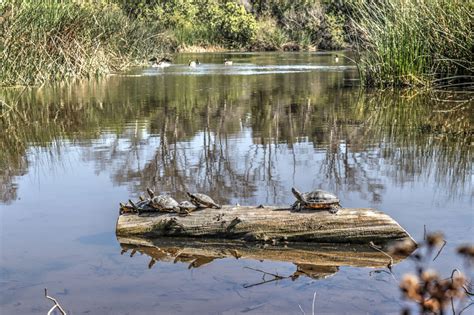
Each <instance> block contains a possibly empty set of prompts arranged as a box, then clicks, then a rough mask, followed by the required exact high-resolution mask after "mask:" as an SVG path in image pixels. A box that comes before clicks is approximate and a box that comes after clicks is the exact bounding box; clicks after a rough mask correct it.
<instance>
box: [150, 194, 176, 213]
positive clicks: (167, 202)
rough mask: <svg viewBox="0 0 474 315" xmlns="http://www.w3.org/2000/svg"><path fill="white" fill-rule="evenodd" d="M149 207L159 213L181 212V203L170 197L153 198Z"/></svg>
mask: <svg viewBox="0 0 474 315" xmlns="http://www.w3.org/2000/svg"><path fill="white" fill-rule="evenodd" d="M149 206H150V207H152V208H154V209H156V210H158V211H165V212H172V211H175V212H179V203H178V202H177V201H176V200H174V198H173V197H171V196H169V195H159V196H156V197H153V198H152V199H151V200H150V202H149Z"/></svg>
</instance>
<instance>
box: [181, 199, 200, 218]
mask: <svg viewBox="0 0 474 315" xmlns="http://www.w3.org/2000/svg"><path fill="white" fill-rule="evenodd" d="M178 207H179V212H178V214H179V215H180V216H187V215H189V213H190V212H193V211H194V210H196V208H197V207H196V205H195V204H193V203H192V202H190V201H187V200H185V201H181V202H180V203H179V205H178Z"/></svg>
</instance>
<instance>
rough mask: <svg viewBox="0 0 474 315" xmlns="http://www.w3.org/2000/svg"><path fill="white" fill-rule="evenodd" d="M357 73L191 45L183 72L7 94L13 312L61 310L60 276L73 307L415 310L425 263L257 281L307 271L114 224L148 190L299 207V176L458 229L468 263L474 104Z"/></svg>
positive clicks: (4, 179)
mask: <svg viewBox="0 0 474 315" xmlns="http://www.w3.org/2000/svg"><path fill="white" fill-rule="evenodd" d="M195 58H199V60H200V62H201V63H202V64H201V65H199V66H198V67H196V68H189V67H188V66H186V64H187V62H188V60H191V59H195ZM224 58H230V59H232V60H233V61H234V65H233V66H224V64H223V60H224ZM356 78H357V73H356V69H355V68H354V67H353V66H352V65H351V63H350V61H348V60H347V59H344V58H340V61H339V62H338V63H335V61H334V59H333V57H332V55H331V54H324V53H255V54H254V53H233V54H196V55H192V54H189V55H185V54H182V55H179V56H177V58H176V64H174V65H172V66H171V67H168V68H163V69H156V68H151V67H149V68H142V69H135V70H134V71H131V72H127V73H121V74H115V75H111V76H108V77H106V78H102V79H100V80H90V81H80V82H76V83H69V84H67V85H55V86H50V87H41V88H35V89H33V90H27V91H23V90H21V89H17V88H16V89H5V90H2V91H0V95H1V97H2V99H3V100H4V101H5V102H6V103H7V104H10V105H15V104H16V107H15V109H10V108H9V107H6V106H4V107H3V111H2V119H1V120H0V124H1V128H2V132H1V135H0V146H1V150H0V151H1V152H0V218H1V222H0V224H1V226H0V227H1V230H0V252H1V261H0V283H1V286H0V312H1V313H2V314H45V313H46V312H47V310H48V309H49V307H50V306H51V302H50V301H48V300H46V299H45V298H44V292H43V288H48V290H49V294H51V295H53V296H54V297H56V298H57V299H59V300H60V302H61V304H62V305H63V306H64V307H65V308H66V309H67V310H69V311H70V312H71V314H151V313H154V314H157V313H159V314H175V313H183V314H240V313H248V314H303V312H304V313H306V314H311V312H312V303H313V297H314V294H316V295H315V296H316V297H315V300H314V307H315V313H316V314H399V312H400V310H401V309H402V307H403V306H404V305H405V301H403V300H402V299H401V295H400V293H399V289H398V281H399V280H400V278H401V276H402V275H403V274H404V273H406V272H410V271H413V270H414V265H413V262H412V261H410V260H409V259H408V260H404V261H402V262H401V263H399V264H397V265H396V266H395V267H394V270H393V271H394V276H395V278H396V280H395V279H394V278H393V277H392V276H391V275H390V274H387V273H385V272H380V273H374V272H372V271H374V270H375V269H373V268H366V267H350V266H340V267H339V268H337V270H335V271H334V272H331V273H329V274H328V275H327V276H325V277H320V278H317V277H314V278H312V277H298V278H297V279H294V280H292V279H290V278H287V279H282V280H280V281H272V282H269V283H264V284H260V285H254V286H253V285H252V284H257V283H259V282H262V273H261V272H257V271H255V270H252V269H249V268H246V267H250V268H254V269H259V270H264V271H267V272H269V273H275V274H276V273H277V274H279V275H282V276H288V275H291V274H293V273H294V272H295V269H296V267H295V265H294V264H293V263H291V262H285V261H273V260H263V261H262V260H259V259H249V258H241V259H235V258H233V257H229V258H223V259H218V260H214V261H212V262H210V263H206V264H203V265H202V266H200V267H199V268H191V266H190V264H189V262H186V261H158V262H156V263H155V264H154V265H153V266H152V267H151V268H149V263H150V257H149V256H148V255H146V254H141V253H136V254H135V255H133V257H130V251H128V252H126V253H122V254H121V251H122V247H121V246H120V244H119V242H118V241H117V238H116V236H115V223H116V220H117V216H118V203H119V202H121V201H126V200H128V199H129V198H134V199H135V198H137V197H138V196H139V195H140V194H143V193H144V191H145V189H146V187H152V188H154V189H155V190H156V191H160V192H167V193H170V194H172V195H173V196H176V197H177V198H178V199H183V198H185V192H186V191H188V190H190V191H200V192H204V193H207V194H209V195H211V196H212V197H213V198H214V199H216V200H217V201H218V202H220V203H223V204H235V203H239V204H241V205H258V204H267V205H282V204H286V205H289V204H291V203H292V202H293V199H294V198H293V196H292V194H291V192H290V189H291V187H293V186H295V187H298V188H299V189H300V190H303V191H308V190H311V189H312V188H316V187H320V188H322V189H325V190H328V191H332V192H334V193H336V194H337V195H338V196H339V197H340V199H341V203H342V205H343V206H344V207H374V208H377V209H380V210H382V211H384V212H386V213H387V214H389V215H390V216H392V217H393V218H394V219H396V220H397V221H398V222H399V223H400V224H401V226H403V227H404V228H405V229H406V230H407V231H408V232H409V233H410V234H411V235H412V236H413V238H414V239H417V240H421V239H422V238H423V234H424V227H426V229H427V230H428V231H443V233H444V235H445V239H446V240H447V245H446V247H445V248H444V249H443V251H442V253H441V254H440V256H439V257H438V258H437V259H436V260H435V261H434V262H432V263H431V266H432V267H433V268H436V269H438V270H439V271H440V272H441V273H442V275H443V276H448V275H449V274H450V272H451V270H452V269H453V268H462V267H463V264H462V261H461V259H460V258H459V257H458V256H457V255H456V254H455V250H456V248H457V247H458V246H459V245H461V244H465V243H473V241H474V239H473V235H474V233H473V227H474V211H473V207H472V201H473V191H472V186H473V172H472V141H473V140H472V134H473V133H472V132H473V129H472V122H473V116H474V115H473V113H474V112H473V107H474V106H472V105H473V104H472V102H471V103H462V102H459V100H458V99H457V98H458V96H459V94H462V93H459V91H458V92H457V93H453V94H449V93H444V94H443V95H441V96H434V95H432V94H426V93H421V92H414V91H402V92H401V91H361V90H360V89H359V88H358V87H357V80H355V79H356ZM440 98H442V99H443V100H446V99H451V100H452V102H446V101H440V100H439V99H440ZM10 105H9V106H10ZM453 107H454V110H452V108H453ZM270 278H271V277H270ZM302 310H303V311H302ZM465 313H467V312H465Z"/></svg>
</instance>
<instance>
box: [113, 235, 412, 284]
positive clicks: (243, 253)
mask: <svg viewBox="0 0 474 315" xmlns="http://www.w3.org/2000/svg"><path fill="white" fill-rule="evenodd" d="M117 239H118V241H119V243H120V246H121V247H122V249H123V250H122V253H125V252H127V251H131V253H132V254H131V256H133V255H134V253H136V252H139V253H141V254H146V255H148V256H149V257H150V258H151V261H150V263H149V264H148V267H149V268H151V267H152V266H153V265H154V264H155V263H156V262H165V263H176V262H181V263H187V264H188V268H189V269H191V268H198V267H201V266H203V265H207V264H210V263H212V262H213V261H214V260H218V259H223V258H231V259H232V258H235V259H254V260H260V261H262V260H270V261H281V262H291V263H294V264H295V266H296V271H295V272H294V273H293V274H292V275H291V276H290V277H291V278H293V277H295V276H299V275H305V276H308V277H311V278H314V279H320V278H325V277H327V276H329V275H332V274H334V273H336V272H337V271H338V270H339V267H340V266H354V267H373V268H385V267H387V266H388V265H389V264H390V265H392V264H396V263H398V262H400V261H401V260H403V259H404V258H406V256H400V255H393V256H391V257H389V256H387V254H385V253H383V252H382V251H378V250H376V249H374V248H373V247H371V246H369V245H363V244H356V245H354V244H311V243H292V244H291V245H285V246H283V245H268V244H265V245H261V244H260V245H258V244H254V245H252V244H248V243H246V242H245V241H241V240H219V239H196V238H193V239H189V238H170V237H161V238H153V239H150V238H143V237H133V236H132V237H120V236H118V237H117Z"/></svg>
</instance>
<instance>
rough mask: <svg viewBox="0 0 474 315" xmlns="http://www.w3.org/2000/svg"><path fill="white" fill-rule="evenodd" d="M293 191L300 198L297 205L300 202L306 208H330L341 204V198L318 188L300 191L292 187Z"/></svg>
mask: <svg viewBox="0 0 474 315" xmlns="http://www.w3.org/2000/svg"><path fill="white" fill-rule="evenodd" d="M292 192H293V194H294V195H295V197H296V198H297V199H298V201H297V202H296V203H295V205H296V204H300V205H301V206H303V207H304V208H309V209H329V208H333V207H334V206H338V205H339V198H337V196H335V195H333V194H331V193H329V192H327V191H324V190H320V189H317V190H314V191H311V192H306V193H300V192H299V191H297V190H296V189H295V188H292Z"/></svg>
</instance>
